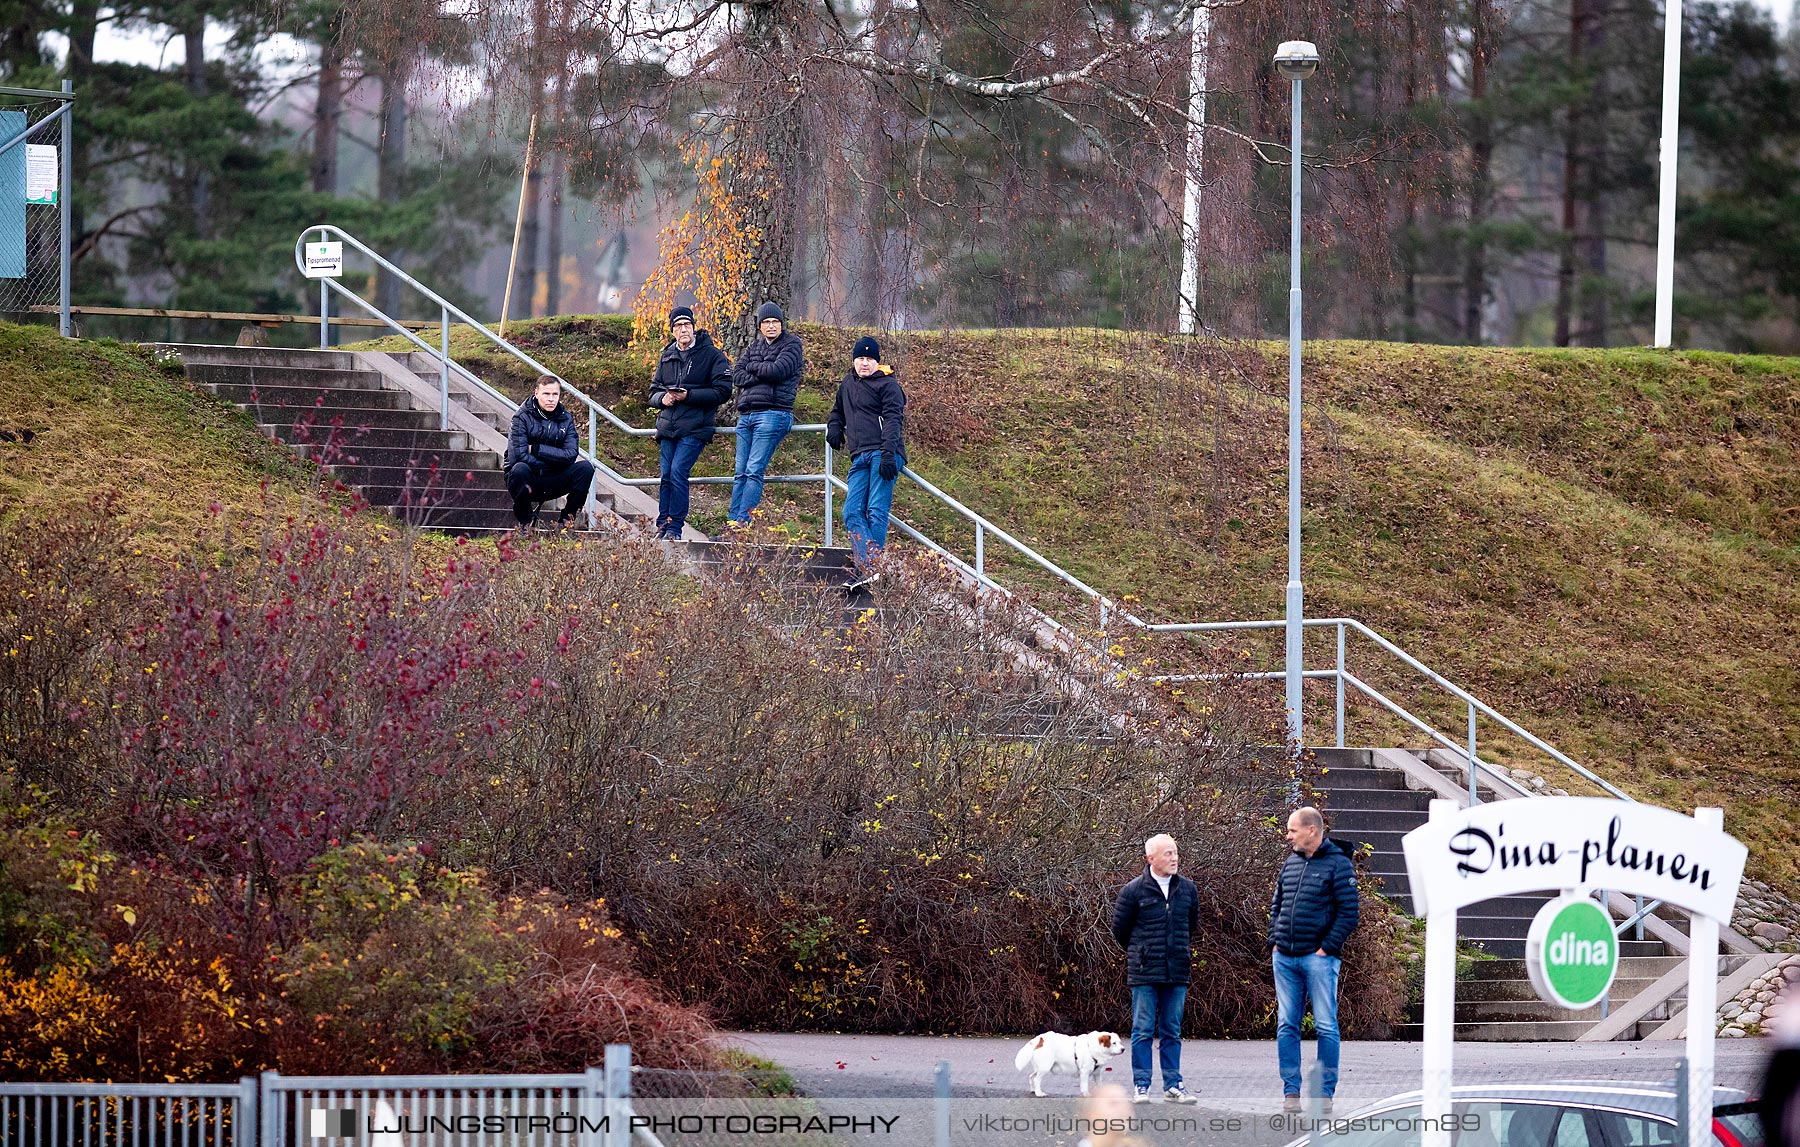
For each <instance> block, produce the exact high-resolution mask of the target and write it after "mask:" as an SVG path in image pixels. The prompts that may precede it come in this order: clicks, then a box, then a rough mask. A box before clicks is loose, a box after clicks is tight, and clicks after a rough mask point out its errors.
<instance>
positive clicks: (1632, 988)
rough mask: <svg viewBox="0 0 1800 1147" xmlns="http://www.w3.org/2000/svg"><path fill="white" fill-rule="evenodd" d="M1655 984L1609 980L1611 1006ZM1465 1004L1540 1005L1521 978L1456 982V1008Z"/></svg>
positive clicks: (1533, 990)
mask: <svg viewBox="0 0 1800 1147" xmlns="http://www.w3.org/2000/svg"><path fill="white" fill-rule="evenodd" d="M1483 962H1484V963H1496V964H1497V963H1500V962H1501V961H1499V960H1489V961H1483ZM1506 962H1507V963H1511V961H1506ZM1655 982H1656V979H1655V977H1651V978H1649V979H1644V978H1641V977H1631V978H1628V977H1625V976H1619V977H1618V978H1616V979H1614V980H1613V986H1612V1002H1613V1004H1614V1005H1617V1004H1618V1003H1619V1002H1620V1001H1621V1000H1629V999H1631V998H1632V997H1633V996H1635V995H1637V994H1638V993H1639V992H1641V991H1643V990H1644V989H1645V988H1647V987H1649V986H1650V985H1651V984H1654V983H1655ZM1465 1000H1467V1001H1469V1002H1470V1003H1483V1004H1506V1005H1509V1006H1510V1005H1514V1004H1520V1003H1529V1002H1541V1001H1539V1000H1538V994H1537V989H1536V988H1534V987H1532V985H1531V981H1530V980H1529V979H1527V978H1524V977H1518V978H1510V977H1509V978H1507V979H1504V980H1477V979H1474V978H1473V977H1471V978H1469V979H1467V980H1458V981H1457V983H1456V1006H1457V1007H1458V1008H1461V1007H1462V1005H1463V1001H1465ZM1598 1012H1599V1008H1598V1007H1596V1008H1595V1013H1596V1014H1595V1016H1594V1018H1595V1019H1596V1020H1598V1019H1600V1018H1602V1017H1601V1016H1600V1015H1599V1014H1598ZM1469 1018H1471V1019H1473V1018H1475V1017H1474V1015H1473V1013H1471V1015H1470V1017H1469ZM1485 1018H1487V1019H1557V1018H1559V1017H1557V1016H1497V1015H1487V1016H1486V1017H1485ZM1570 1018H1573V1017H1570Z"/></svg>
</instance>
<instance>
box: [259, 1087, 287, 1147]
mask: <svg viewBox="0 0 1800 1147" xmlns="http://www.w3.org/2000/svg"><path fill="white" fill-rule="evenodd" d="M280 1081H281V1073H280V1072H279V1071H265V1072H263V1073H262V1079H261V1081H260V1089H261V1097H262V1101H261V1102H260V1103H258V1104H257V1108H256V1113H257V1116H258V1119H257V1123H258V1124H259V1125H260V1126H261V1127H262V1135H261V1137H260V1138H258V1139H255V1140H253V1142H257V1143H268V1144H275V1143H279V1142H281V1139H280V1138H279V1136H280V1133H281V1128H280V1127H279V1126H278V1117H279V1116H280V1114H281V1092H280V1091H278V1090H277V1089H276V1085H277V1084H278V1083H279V1082H280Z"/></svg>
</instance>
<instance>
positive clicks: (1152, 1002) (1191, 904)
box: [1112, 833, 1200, 1103]
mask: <svg viewBox="0 0 1800 1147" xmlns="http://www.w3.org/2000/svg"><path fill="white" fill-rule="evenodd" d="M1180 862H1181V856H1180V853H1179V851H1178V850H1177V849H1176V847H1175V838H1174V837H1172V836H1170V835H1168V834H1167V833H1158V834H1156V835H1155V836H1153V837H1151V838H1150V839H1149V840H1146V841H1145V842H1144V864H1145V868H1144V873H1143V875H1141V876H1139V877H1138V878H1137V879H1135V880H1133V881H1132V882H1131V883H1129V884H1127V885H1126V886H1125V887H1123V888H1121V889H1119V898H1118V900H1117V901H1116V902H1115V903H1114V904H1113V916H1112V934H1113V939H1115V940H1117V941H1118V942H1119V947H1121V948H1123V949H1125V982H1126V983H1127V984H1129V985H1131V1082H1132V1085H1133V1086H1134V1087H1135V1089H1136V1091H1135V1093H1134V1095H1133V1096H1132V1101H1133V1102H1135V1103H1148V1102H1150V1041H1151V1040H1152V1039H1154V1040H1156V1042H1157V1045H1158V1050H1159V1052H1160V1054H1159V1056H1158V1058H1160V1059H1161V1060H1162V1082H1163V1088H1164V1091H1163V1099H1164V1100H1165V1101H1167V1102H1169V1103H1192V1102H1194V1100H1193V1097H1192V1096H1190V1095H1188V1093H1187V1091H1186V1090H1184V1089H1183V1088H1182V1086H1181V1016H1182V1013H1183V1011H1185V1010H1186V1008H1187V990H1188V981H1189V980H1190V979H1191V978H1192V977H1193V971H1194V953H1193V945H1194V932H1195V930H1196V929H1197V928H1198V927H1199V925H1200V890H1199V889H1197V888H1195V887H1194V882H1193V881H1192V880H1189V879H1188V878H1187V877H1185V876H1182V875H1180V874H1179V873H1177V872H1176V871H1175V870H1176V868H1177V867H1179V866H1180Z"/></svg>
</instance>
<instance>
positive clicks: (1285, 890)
mask: <svg viewBox="0 0 1800 1147" xmlns="http://www.w3.org/2000/svg"><path fill="white" fill-rule="evenodd" d="M1287 840H1288V846H1289V847H1290V848H1291V849H1292V850H1293V851H1291V852H1289V853H1288V856H1287V859H1286V860H1284V861H1282V862H1281V872H1280V873H1279V874H1278V875H1277V876H1276V878H1275V898H1274V901H1273V903H1271V904H1270V905H1269V949H1270V951H1271V953H1272V959H1273V960H1274V964H1275V999H1276V1004H1277V1007H1278V1009H1279V1018H1278V1020H1277V1023H1276V1028H1275V1054H1276V1057H1277V1058H1278V1060H1279V1061H1280V1064H1281V1093H1282V1105H1283V1107H1284V1109H1285V1110H1288V1111H1298V1110H1300V1016H1301V1013H1302V1012H1303V1011H1304V1010H1305V1008H1306V1002H1307V1000H1308V999H1311V1001H1312V1017H1313V1031H1314V1032H1316V1033H1317V1034H1318V1037H1319V1064H1320V1066H1321V1067H1322V1068H1323V1069H1324V1070H1323V1075H1324V1081H1323V1092H1324V1095H1323V1099H1324V1101H1325V1103H1324V1109H1325V1111H1326V1112H1327V1113H1329V1112H1330V1111H1331V1097H1332V1095H1333V1094H1334V1093H1335V1092H1336V1091H1337V1075H1338V1023H1337V1005H1338V970H1339V969H1340V968H1341V967H1342V965H1343V960H1342V958H1341V957H1342V952H1343V949H1344V942H1345V941H1346V940H1348V939H1349V938H1350V933H1352V932H1354V931H1355V930H1356V919H1357V907H1358V906H1357V894H1356V866H1355V865H1354V864H1353V863H1351V860H1350V854H1349V853H1347V852H1345V851H1344V850H1343V849H1341V848H1339V847H1338V846H1337V844H1336V843H1335V842H1333V841H1330V840H1327V839H1326V838H1325V818H1324V817H1322V816H1320V815H1319V810H1318V809H1316V808H1312V807H1310V806H1308V807H1305V808H1298V809H1295V810H1294V813H1293V815H1292V816H1290V817H1288V822H1287Z"/></svg>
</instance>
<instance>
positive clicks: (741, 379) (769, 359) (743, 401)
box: [731, 330, 806, 414]
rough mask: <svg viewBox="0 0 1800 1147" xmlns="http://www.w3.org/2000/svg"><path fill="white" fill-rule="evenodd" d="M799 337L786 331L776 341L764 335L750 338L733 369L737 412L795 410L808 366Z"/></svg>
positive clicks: (732, 379)
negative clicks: (771, 340) (802, 372)
mask: <svg viewBox="0 0 1800 1147" xmlns="http://www.w3.org/2000/svg"><path fill="white" fill-rule="evenodd" d="M805 365H806V363H805V358H804V355H803V354H802V352H801V349H800V340H799V338H798V337H796V336H795V334H794V332H792V331H788V330H784V331H782V332H781V334H780V336H778V337H777V338H776V339H775V341H774V342H770V341H769V340H768V339H766V338H763V337H762V336H761V335H758V336H756V337H755V338H753V339H751V340H750V345H749V346H747V347H745V348H744V353H743V354H740V355H738V360H737V365H736V366H734V367H732V368H731V385H732V386H733V388H735V389H736V390H737V412H738V413H739V414H751V413H754V412H755V411H758V410H785V411H788V412H789V413H792V412H793V409H794V398H795V397H796V396H797V395H799V393H800V372H801V370H803V369H804V368H805Z"/></svg>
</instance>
